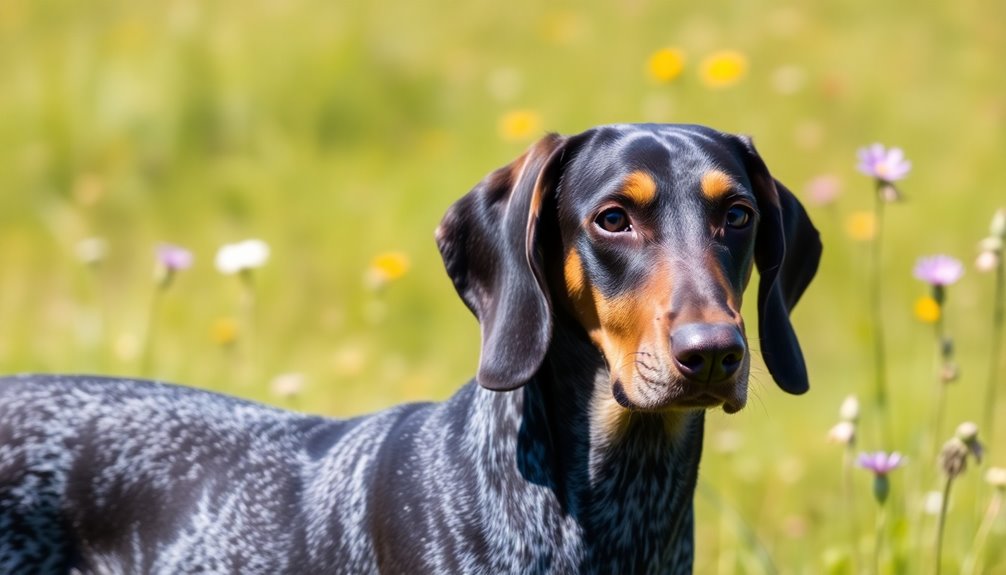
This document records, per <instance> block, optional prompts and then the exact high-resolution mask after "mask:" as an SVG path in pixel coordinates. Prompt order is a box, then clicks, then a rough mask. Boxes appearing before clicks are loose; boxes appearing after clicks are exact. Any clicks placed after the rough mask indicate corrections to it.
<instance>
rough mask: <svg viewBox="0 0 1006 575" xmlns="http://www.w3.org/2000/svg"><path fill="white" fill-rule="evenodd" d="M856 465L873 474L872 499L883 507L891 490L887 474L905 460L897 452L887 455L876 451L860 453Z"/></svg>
mask: <svg viewBox="0 0 1006 575" xmlns="http://www.w3.org/2000/svg"><path fill="white" fill-rule="evenodd" d="M856 463H857V464H858V465H859V466H860V467H862V468H863V469H867V470H869V471H872V472H873V497H874V498H875V499H876V500H877V503H880V504H881V505H883V504H884V502H886V501H887V496H888V494H889V493H890V490H891V485H890V482H889V481H888V479H887V474H888V473H890V472H892V471H894V470H895V469H897V468H899V467H901V466H902V465H904V463H905V458H904V457H902V455H901V454H900V453H898V452H897V451H894V452H892V453H889V454H888V453H884V452H883V451H877V452H874V453H860V454H859V459H858V460H857V461H856Z"/></svg>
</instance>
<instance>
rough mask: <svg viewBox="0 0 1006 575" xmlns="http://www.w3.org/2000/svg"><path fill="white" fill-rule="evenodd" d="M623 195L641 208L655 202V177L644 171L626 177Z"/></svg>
mask: <svg viewBox="0 0 1006 575" xmlns="http://www.w3.org/2000/svg"><path fill="white" fill-rule="evenodd" d="M622 195H624V196H625V197H627V198H629V199H630V200H632V201H633V202H635V203H636V204H638V205H640V206H645V205H646V204H648V203H650V202H652V201H653V198H654V197H656V195H657V183H656V182H654V181H653V176H651V175H650V174H647V173H646V172H643V171H638V170H637V171H635V172H632V173H631V174H629V175H628V176H626V177H625V183H623V184H622Z"/></svg>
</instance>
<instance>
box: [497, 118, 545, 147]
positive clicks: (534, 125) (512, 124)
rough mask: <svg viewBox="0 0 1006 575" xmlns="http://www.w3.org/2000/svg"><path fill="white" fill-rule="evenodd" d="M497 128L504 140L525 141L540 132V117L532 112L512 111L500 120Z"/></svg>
mask: <svg viewBox="0 0 1006 575" xmlns="http://www.w3.org/2000/svg"><path fill="white" fill-rule="evenodd" d="M497 128H498V130H499V135H500V137H501V138H503V139H504V140H507V141H511V142H512V141H520V140H526V139H528V138H530V137H531V136H534V135H535V134H536V133H538V132H539V131H541V116H539V115H538V113H537V112H534V111H532V110H513V111H511V112H507V113H506V114H504V115H503V117H501V118H500V120H499V124H498V125H497Z"/></svg>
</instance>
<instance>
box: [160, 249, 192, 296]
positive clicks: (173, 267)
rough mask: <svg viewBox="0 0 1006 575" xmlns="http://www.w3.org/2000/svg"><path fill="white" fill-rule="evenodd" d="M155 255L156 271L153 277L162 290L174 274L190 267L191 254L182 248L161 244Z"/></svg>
mask: <svg viewBox="0 0 1006 575" xmlns="http://www.w3.org/2000/svg"><path fill="white" fill-rule="evenodd" d="M156 253H157V269H156V271H155V272H154V275H155V277H156V278H157V284H158V285H159V286H161V288H162V289H163V288H166V287H167V286H168V285H169V284H170V283H171V280H172V279H173V278H174V276H175V273H176V272H179V271H181V270H184V269H188V268H190V267H191V266H192V252H190V251H189V250H187V249H185V248H183V247H179V246H175V245H171V244H161V245H159V246H157V251H156Z"/></svg>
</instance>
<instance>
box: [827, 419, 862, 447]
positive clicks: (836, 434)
mask: <svg viewBox="0 0 1006 575" xmlns="http://www.w3.org/2000/svg"><path fill="white" fill-rule="evenodd" d="M828 441H830V442H832V443H840V444H842V445H853V444H854V443H855V441H856V424H854V423H852V422H851V421H840V422H838V423H837V424H835V426H834V427H832V428H831V429H830V430H828Z"/></svg>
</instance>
